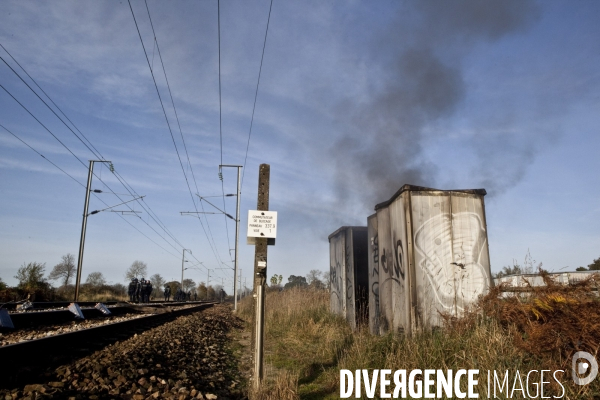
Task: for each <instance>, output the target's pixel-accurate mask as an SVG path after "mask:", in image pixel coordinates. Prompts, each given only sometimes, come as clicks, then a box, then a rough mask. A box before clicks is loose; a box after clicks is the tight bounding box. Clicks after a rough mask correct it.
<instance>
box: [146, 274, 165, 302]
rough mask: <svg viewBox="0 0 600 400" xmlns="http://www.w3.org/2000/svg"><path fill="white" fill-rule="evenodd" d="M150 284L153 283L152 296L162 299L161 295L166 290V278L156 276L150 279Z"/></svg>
mask: <svg viewBox="0 0 600 400" xmlns="http://www.w3.org/2000/svg"><path fill="white" fill-rule="evenodd" d="M150 282H152V295H153V296H154V297H160V295H161V293H162V292H163V290H164V288H163V287H164V286H165V282H166V281H165V278H163V277H162V276H161V275H160V274H154V275H152V276H151V277H150Z"/></svg>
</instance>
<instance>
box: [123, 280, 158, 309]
mask: <svg viewBox="0 0 600 400" xmlns="http://www.w3.org/2000/svg"><path fill="white" fill-rule="evenodd" d="M151 293H152V282H150V281H149V280H146V279H144V278H142V279H140V280H138V278H133V279H132V280H131V282H130V283H129V288H128V290H127V294H128V295H129V301H130V302H132V303H149V302H150V294H151Z"/></svg>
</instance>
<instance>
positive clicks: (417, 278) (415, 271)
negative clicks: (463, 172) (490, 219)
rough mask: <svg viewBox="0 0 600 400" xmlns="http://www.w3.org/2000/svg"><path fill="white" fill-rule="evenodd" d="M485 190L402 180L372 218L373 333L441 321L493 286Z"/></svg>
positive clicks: (370, 256) (430, 324) (370, 294)
mask: <svg viewBox="0 0 600 400" xmlns="http://www.w3.org/2000/svg"><path fill="white" fill-rule="evenodd" d="M485 195H486V191H485V190H484V189H473V190H438V189H431V188H425V187H420V186H412V185H404V186H402V188H400V190H398V191H397V192H396V194H394V195H393V196H392V198H390V199H389V200H388V201H386V202H383V203H380V204H377V205H376V206H375V214H373V215H371V216H370V217H369V218H368V219H367V222H368V234H369V239H368V240H369V249H368V253H369V256H368V264H369V265H368V268H369V308H370V309H369V311H370V313H371V314H370V315H371V318H370V320H369V325H370V329H371V332H372V333H374V334H384V333H386V332H389V331H391V330H393V331H399V332H406V333H407V334H411V333H412V331H414V330H416V329H422V328H431V327H434V326H440V325H441V323H442V318H441V315H440V313H445V314H449V315H452V316H460V314H461V312H462V311H463V310H464V309H465V307H467V306H468V305H469V304H472V303H473V302H474V301H475V300H476V299H477V297H478V296H479V295H482V294H485V293H486V292H487V291H488V290H489V288H490V286H491V285H492V280H491V273H490V259H489V250H488V240H487V226H486V221H485V207H484V201H483V197H484V196H485Z"/></svg>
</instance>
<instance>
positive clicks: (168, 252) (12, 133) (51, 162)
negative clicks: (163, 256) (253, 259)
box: [0, 124, 179, 258]
mask: <svg viewBox="0 0 600 400" xmlns="http://www.w3.org/2000/svg"><path fill="white" fill-rule="evenodd" d="M0 127H2V128H3V129H4V130H6V131H7V132H8V133H10V134H11V135H13V136H14V137H15V138H17V139H18V140H19V141H20V142H21V143H23V144H24V145H25V146H27V147H29V148H30V149H31V150H32V151H34V152H35V153H37V154H38V155H40V156H41V157H42V158H43V159H44V160H46V161H48V162H49V163H50V164H52V165H53V166H54V167H56V168H57V169H59V170H60V171H61V172H62V173H64V174H65V175H67V176H68V177H69V178H71V179H72V180H73V181H75V182H76V183H77V184H78V185H79V186H81V187H83V188H84V189H86V186H85V185H84V184H83V183H81V182H79V181H78V180H77V179H76V178H75V177H73V175H71V174H69V173H68V172H66V171H65V170H64V169H62V168H61V167H59V166H58V165H57V164H56V163H54V162H53V161H52V160H50V159H49V158H48V157H46V156H44V155H43V154H42V153H40V152H39V151H37V150H36V149H35V148H34V147H33V146H31V145H30V144H29V143H27V142H25V141H24V140H23V139H21V138H20V137H19V136H17V135H16V134H15V133H14V132H12V131H11V130H9V129H8V128H6V127H5V126H3V125H1V124H0ZM94 195H95V194H94ZM96 197H97V198H98V200H100V201H101V202H102V203H103V204H105V205H106V206H108V203H106V202H105V201H104V200H102V199H100V198H99V197H98V196H96ZM119 217H121V219H123V221H125V222H126V223H128V224H129V225H130V226H131V227H132V228H134V229H135V230H136V231H138V232H139V233H141V234H142V235H143V236H144V237H146V238H147V239H148V240H150V241H151V242H152V243H154V244H155V245H156V246H158V247H160V248H161V249H163V250H164V251H165V252H166V253H167V254H170V255H172V256H173V257H176V258H179V255H176V254H173V253H171V252H170V251H169V250H167V249H165V248H164V247H162V246H161V245H160V244H158V243H156V242H155V241H154V240H152V239H151V238H150V237H149V236H147V235H146V234H145V233H144V232H142V231H140V230H139V229H138V228H137V227H136V226H135V225H133V224H132V223H131V222H129V221H127V220H126V219H125V218H124V217H123V216H122V215H119ZM159 236H160V235H159ZM163 240H164V237H163ZM165 241H166V240H165ZM167 243H168V242H167ZM176 250H177V249H176Z"/></svg>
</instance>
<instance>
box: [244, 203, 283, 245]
mask: <svg viewBox="0 0 600 400" xmlns="http://www.w3.org/2000/svg"><path fill="white" fill-rule="evenodd" d="M276 237H277V211H257V210H249V211H248V234H247V238H248V244H254V238H269V239H275V238H276Z"/></svg>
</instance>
